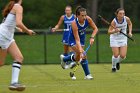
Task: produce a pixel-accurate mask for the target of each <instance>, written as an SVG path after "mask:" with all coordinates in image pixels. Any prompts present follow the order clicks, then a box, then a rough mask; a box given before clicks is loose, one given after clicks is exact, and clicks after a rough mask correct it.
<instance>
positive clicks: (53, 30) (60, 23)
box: [52, 15, 64, 32]
mask: <svg viewBox="0 0 140 93" xmlns="http://www.w3.org/2000/svg"><path fill="white" fill-rule="evenodd" d="M63 21H64V15H62V16H61V17H60V19H59V21H58V23H57V25H56V26H55V27H54V28H52V32H55V31H56V29H58V28H59V27H60V26H61V25H62V23H63Z"/></svg>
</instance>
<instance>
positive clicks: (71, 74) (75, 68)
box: [70, 44, 91, 77]
mask: <svg viewBox="0 0 140 93" xmlns="http://www.w3.org/2000/svg"><path fill="white" fill-rule="evenodd" d="M90 47H91V45H90V44H89V45H88V47H87V48H86V50H85V52H84V53H83V54H84V55H86V53H87V51H88V50H89V48H90ZM79 65H80V62H78V63H77V64H76V66H75V67H74V69H73V72H70V77H73V76H74V74H75V72H76V70H77V68H78V67H79Z"/></svg>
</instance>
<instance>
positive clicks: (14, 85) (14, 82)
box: [8, 42, 25, 91]
mask: <svg viewBox="0 0 140 93" xmlns="http://www.w3.org/2000/svg"><path fill="white" fill-rule="evenodd" d="M8 53H9V54H10V55H11V56H12V58H13V59H14V63H13V65H12V79H11V85H10V86H9V89H10V90H18V91H23V90H24V89H25V86H24V85H20V84H19V82H18V79H19V73H20V68H21V64H22V61H23V56H22V54H21V52H20V50H19V48H18V46H17V44H16V43H15V42H12V43H11V45H10V46H9V48H8Z"/></svg>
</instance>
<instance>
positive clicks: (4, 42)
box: [0, 34, 15, 49]
mask: <svg viewBox="0 0 140 93" xmlns="http://www.w3.org/2000/svg"><path fill="white" fill-rule="evenodd" d="M14 41H15V40H14V39H11V40H9V39H7V38H5V37H3V36H2V35H1V34H0V48H2V49H7V48H8V47H9V46H10V45H11V43H12V42H14Z"/></svg>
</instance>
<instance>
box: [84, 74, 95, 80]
mask: <svg viewBox="0 0 140 93" xmlns="http://www.w3.org/2000/svg"><path fill="white" fill-rule="evenodd" d="M84 79H88V80H92V79H93V77H92V76H91V74H89V75H87V76H85V78H84Z"/></svg>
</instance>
